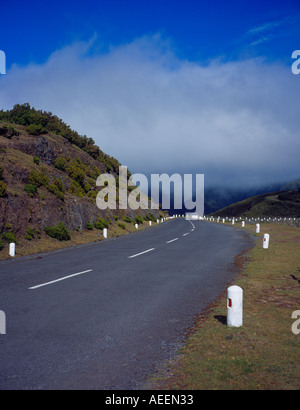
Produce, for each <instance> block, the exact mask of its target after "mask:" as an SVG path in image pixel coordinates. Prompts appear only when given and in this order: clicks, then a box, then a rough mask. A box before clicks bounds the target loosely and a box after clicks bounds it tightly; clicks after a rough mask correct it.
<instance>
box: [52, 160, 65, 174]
mask: <svg viewBox="0 0 300 410" xmlns="http://www.w3.org/2000/svg"><path fill="white" fill-rule="evenodd" d="M66 165H67V160H66V159H65V158H63V157H57V158H56V160H55V161H54V166H55V168H57V169H59V170H60V171H63V172H65V171H66V169H67V166H66Z"/></svg>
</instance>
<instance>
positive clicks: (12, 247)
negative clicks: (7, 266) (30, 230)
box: [9, 242, 16, 258]
mask: <svg viewBox="0 0 300 410" xmlns="http://www.w3.org/2000/svg"><path fill="white" fill-rule="evenodd" d="M15 254H16V244H15V243H13V242H12V243H10V244H9V256H11V257H12V258H14V257H15Z"/></svg>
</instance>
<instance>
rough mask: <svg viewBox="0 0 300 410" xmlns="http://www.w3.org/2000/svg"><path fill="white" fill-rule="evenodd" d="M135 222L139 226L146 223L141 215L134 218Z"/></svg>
mask: <svg viewBox="0 0 300 410" xmlns="http://www.w3.org/2000/svg"><path fill="white" fill-rule="evenodd" d="M134 222H135V223H136V224H138V225H141V224H142V223H144V220H143V218H142V217H141V215H137V216H136V217H135V218H134Z"/></svg>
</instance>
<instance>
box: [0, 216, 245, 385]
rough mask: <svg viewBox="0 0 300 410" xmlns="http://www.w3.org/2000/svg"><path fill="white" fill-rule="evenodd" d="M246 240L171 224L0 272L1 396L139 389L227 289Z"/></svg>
mask: <svg viewBox="0 0 300 410" xmlns="http://www.w3.org/2000/svg"><path fill="white" fill-rule="evenodd" d="M252 245H253V240H252V239H251V238H250V237H248V236H247V235H246V234H245V232H244V231H242V230H239V229H232V228H231V227H228V226H224V225H222V224H211V223H208V222H203V221H195V222H189V221H186V220H184V219H175V220H172V221H170V222H166V223H163V224H160V225H158V226H155V227H152V228H150V229H147V230H145V231H138V232H135V233H134V234H130V235H127V236H126V237H120V238H117V239H114V240H106V241H102V242H99V243H97V244H89V245H85V246H79V247H75V248H70V249H67V250H63V251H58V252H52V253H48V254H44V255H41V256H34V257H26V258H19V259H14V260H10V261H5V262H1V263H0V310H2V311H3V312H5V314H6V326H7V327H6V334H5V335H0V389H1V390H12V389H18V390H21V389H26V390H30V389H35V390H36V389H43V390H46V389H65V390H67V389H68V390H69V389H81V390H82V389H90V390H92V389H101V390H113V389H120V390H121V389H125V390H134V389H140V388H142V386H143V383H144V382H145V380H146V378H147V376H148V375H149V374H151V373H152V372H154V371H155V370H156V369H157V368H158V367H159V366H160V365H161V364H162V363H163V361H164V360H166V359H169V358H170V357H172V356H173V355H174V354H175V352H176V350H177V349H178V347H179V346H180V344H181V343H182V341H183V336H184V333H185V331H186V330H187V328H189V326H191V325H192V322H193V319H194V317H195V315H197V314H199V313H201V311H202V310H203V309H204V308H205V307H206V306H207V305H208V304H209V303H210V302H211V301H212V300H213V299H214V298H215V297H216V296H217V295H218V294H219V293H220V292H222V291H223V290H225V289H226V286H227V285H228V283H229V282H230V281H231V280H232V278H233V277H234V275H235V274H236V271H235V269H234V265H233V260H234V257H235V256H236V255H237V254H239V253H240V252H241V251H243V250H245V249H247V248H250V247H251V246H252Z"/></svg>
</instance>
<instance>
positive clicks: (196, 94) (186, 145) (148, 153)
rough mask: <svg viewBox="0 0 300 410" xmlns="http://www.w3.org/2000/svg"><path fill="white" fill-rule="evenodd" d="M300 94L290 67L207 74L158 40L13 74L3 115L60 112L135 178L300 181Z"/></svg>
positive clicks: (90, 49)
mask: <svg viewBox="0 0 300 410" xmlns="http://www.w3.org/2000/svg"><path fill="white" fill-rule="evenodd" d="M288 54H290V53H289V50H288ZM299 91H300V76H299V77H298V76H295V75H293V74H292V72H291V69H290V67H288V66H284V65H280V64H275V63H273V64H268V63H266V62H264V61H263V60H261V59H257V60H256V59H253V60H246V61H232V62H226V63H224V62H221V61H219V60H215V61H211V62H210V64H208V65H205V66H204V65H201V64H197V63H195V62H193V63H192V62H189V61H184V60H180V59H178V58H177V57H176V55H175V54H174V53H173V52H172V49H171V48H170V47H169V45H168V44H167V43H166V42H164V41H163V40H162V39H161V38H160V36H154V37H144V38H141V39H137V40H136V41H134V42H132V43H131V44H127V45H123V46H120V47H116V48H112V49H110V50H109V52H106V53H105V54H97V53H96V52H94V46H93V42H89V43H76V44H73V45H71V46H69V47H66V48H64V49H62V50H58V51H56V52H54V53H53V54H52V55H51V56H50V57H49V59H48V61H47V62H46V63H44V64H40V65H39V64H32V65H29V66H27V67H18V66H13V67H12V68H11V69H10V70H9V71H8V72H7V75H6V76H2V77H1V79H0V107H1V108H3V109H10V108H12V106H13V105H14V104H16V103H24V102H29V103H30V104H31V105H32V106H34V107H35V108H36V109H43V110H45V111H51V112H53V113H54V114H56V115H58V116H59V117H61V118H62V119H63V120H64V121H65V122H66V123H67V124H69V125H70V126H71V127H72V128H73V129H75V130H77V131H78V132H79V133H81V134H86V135H87V136H89V137H92V138H93V139H94V140H95V142H96V143H97V145H99V146H100V148H101V149H102V150H103V151H104V152H107V153H108V154H110V155H113V156H114V157H116V158H117V159H119V160H120V162H121V163H122V164H123V165H127V166H128V168H129V169H130V170H131V171H132V172H134V173H136V172H139V173H145V174H147V173H163V172H165V173H169V174H172V173H175V172H178V173H181V174H184V173H204V174H205V178H206V182H209V183H211V184H226V185H229V186H230V185H231V186H232V185H244V184H250V183H251V184H262V183H269V182H273V181H286V180H289V179H293V178H296V177H299V172H300V171H299V151H300V142H299V141H300V139H299V136H298V132H299V126H298V121H299V114H298V108H297V107H298V96H299Z"/></svg>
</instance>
